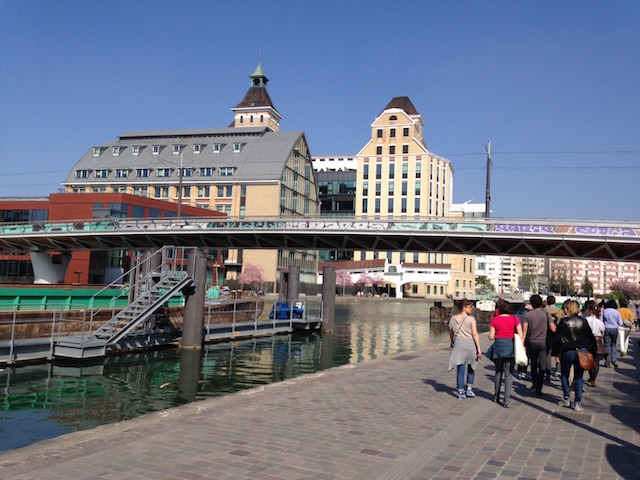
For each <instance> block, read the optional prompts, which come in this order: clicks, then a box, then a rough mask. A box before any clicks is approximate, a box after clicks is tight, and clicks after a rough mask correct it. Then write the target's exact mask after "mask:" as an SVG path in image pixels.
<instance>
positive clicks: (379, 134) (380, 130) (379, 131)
mask: <svg viewBox="0 0 640 480" xmlns="http://www.w3.org/2000/svg"><path fill="white" fill-rule="evenodd" d="M377 136H378V138H382V129H381V128H379V129H378V133H377Z"/></svg>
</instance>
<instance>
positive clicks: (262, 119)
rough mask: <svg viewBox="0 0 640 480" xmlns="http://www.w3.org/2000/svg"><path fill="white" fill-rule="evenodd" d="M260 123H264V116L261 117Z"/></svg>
mask: <svg viewBox="0 0 640 480" xmlns="http://www.w3.org/2000/svg"><path fill="white" fill-rule="evenodd" d="M260 123H264V115H260Z"/></svg>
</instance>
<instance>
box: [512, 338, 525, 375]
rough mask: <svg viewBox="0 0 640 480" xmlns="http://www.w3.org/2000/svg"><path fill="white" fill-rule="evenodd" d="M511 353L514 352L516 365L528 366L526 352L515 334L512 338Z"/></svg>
mask: <svg viewBox="0 0 640 480" xmlns="http://www.w3.org/2000/svg"><path fill="white" fill-rule="evenodd" d="M513 351H514V352H515V360H516V365H521V366H523V367H524V366H525V365H528V364H529V358H528V357H527V352H526V350H525V349H524V345H523V344H522V339H521V338H520V335H518V334H517V333H516V334H515V335H514V336H513Z"/></svg>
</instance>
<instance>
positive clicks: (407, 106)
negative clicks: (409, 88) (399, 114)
mask: <svg viewBox="0 0 640 480" xmlns="http://www.w3.org/2000/svg"><path fill="white" fill-rule="evenodd" d="M390 108H399V109H401V110H403V111H404V112H405V113H406V114H407V115H420V114H419V113H418V111H417V110H416V107H414V106H413V103H411V100H409V97H394V98H393V99H392V100H391V101H390V102H389V104H388V105H387V106H386V107H384V110H389V109H390ZM384 110H382V112H380V113H383V112H384Z"/></svg>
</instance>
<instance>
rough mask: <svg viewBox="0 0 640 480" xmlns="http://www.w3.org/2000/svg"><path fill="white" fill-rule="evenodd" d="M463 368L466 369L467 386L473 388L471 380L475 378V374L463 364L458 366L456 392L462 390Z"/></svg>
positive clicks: (468, 366) (469, 367)
mask: <svg viewBox="0 0 640 480" xmlns="http://www.w3.org/2000/svg"><path fill="white" fill-rule="evenodd" d="M464 367H467V385H469V386H470V387H472V386H473V380H474V378H475V376H476V372H475V370H474V369H473V368H471V365H468V364H466V363H463V364H462V365H458V379H457V382H458V391H460V390H464Z"/></svg>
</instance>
